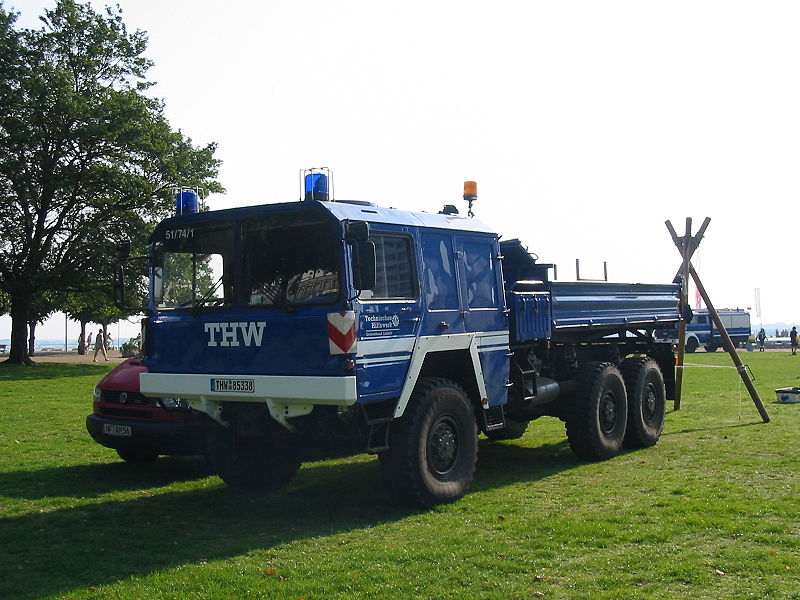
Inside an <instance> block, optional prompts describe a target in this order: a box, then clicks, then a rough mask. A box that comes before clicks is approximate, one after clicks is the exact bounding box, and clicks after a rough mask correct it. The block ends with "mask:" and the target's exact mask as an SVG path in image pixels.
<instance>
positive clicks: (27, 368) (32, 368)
mask: <svg viewBox="0 0 800 600" xmlns="http://www.w3.org/2000/svg"><path fill="white" fill-rule="evenodd" d="M34 358H35V357H34ZM113 366H116V364H114V365H109V364H106V363H103V364H99V363H98V364H94V363H90V364H84V363H76V364H64V363H37V364H35V365H14V364H9V363H7V362H0V381H28V380H32V379H60V378H62V377H84V376H86V375H95V376H97V379H98V381H99V380H100V378H101V377H102V376H103V375H105V374H106V373H107V372H108V371H110V370H111V367H113Z"/></svg>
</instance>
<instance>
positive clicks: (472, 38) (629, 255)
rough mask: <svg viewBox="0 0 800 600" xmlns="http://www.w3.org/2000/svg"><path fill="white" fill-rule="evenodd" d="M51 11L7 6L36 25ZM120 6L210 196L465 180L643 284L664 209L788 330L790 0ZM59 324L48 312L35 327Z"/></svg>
mask: <svg viewBox="0 0 800 600" xmlns="http://www.w3.org/2000/svg"><path fill="white" fill-rule="evenodd" d="M53 4H54V2H53V1H46V2H45V1H41V0H5V6H6V8H11V7H13V8H15V9H17V10H18V11H20V12H22V13H23V18H22V19H21V23H22V24H23V25H26V26H35V27H38V20H37V17H38V15H39V14H41V12H42V8H43V7H44V6H48V7H49V6H53ZM104 4H105V3H103V2H96V3H94V5H95V7H96V8H101V7H102V6H103V5H104ZM119 4H120V5H121V6H122V8H123V16H124V19H125V21H126V23H127V25H128V27H129V28H130V29H131V30H133V29H136V28H139V29H143V30H145V31H147V32H148V34H149V38H150V44H149V49H148V51H147V56H148V57H149V58H151V59H152V60H154V61H155V63H156V66H155V67H154V68H153V69H152V70H151V71H150V78H151V79H152V80H154V81H156V82H157V83H158V85H157V86H155V87H154V88H153V93H154V94H155V95H157V96H159V97H161V98H163V99H164V100H165V102H166V112H167V115H168V117H169V119H170V121H171V123H172V125H173V126H174V127H175V128H179V129H181V130H182V131H183V132H184V133H185V134H186V135H188V136H190V137H192V138H193V140H194V141H195V142H196V143H207V142H210V141H216V142H218V143H219V152H218V157H219V158H221V159H222V160H223V161H224V164H223V167H222V171H221V173H220V179H221V181H222V184H223V185H224V186H225V187H226V188H227V190H228V193H227V194H226V195H224V196H219V197H212V198H211V199H210V206H211V208H212V209H218V208H228V207H233V206H242V205H248V204H260V203H272V202H282V201H293V200H296V199H298V197H299V193H300V192H299V177H298V171H299V170H300V169H302V168H308V167H319V166H327V167H330V168H332V169H333V171H334V175H335V191H336V196H337V197H339V198H351V199H361V200H371V201H374V202H377V203H378V204H384V205H390V206H394V207H397V208H404V209H412V210H426V211H431V212H435V211H438V210H439V209H440V208H441V206H442V205H443V204H446V203H448V204H456V205H458V206H459V208H460V209H461V210H462V213H463V212H466V207H465V206H464V203H463V200H462V199H461V194H462V182H463V181H464V180H466V179H474V180H476V181H477V182H478V203H477V204H476V206H475V212H476V214H477V216H478V217H479V218H480V219H481V220H483V221H484V222H486V223H487V224H489V225H490V226H492V227H493V228H494V229H495V230H496V231H498V232H499V233H501V234H502V235H503V237H505V238H512V237H518V238H520V239H522V240H523V241H524V242H525V243H526V244H527V245H528V246H529V249H530V250H531V251H533V252H535V253H536V254H538V255H539V257H540V258H541V260H542V261H544V262H555V263H557V264H558V266H559V279H562V280H570V279H574V275H575V259H576V258H579V259H580V261H581V274H582V276H584V277H591V276H602V272H603V261H607V262H608V273H609V279H611V280H615V281H643V282H653V283H658V282H669V281H671V280H672V277H673V276H674V274H675V272H676V270H677V268H678V266H679V264H680V256H679V254H678V252H677V250H676V249H675V247H674V246H673V244H672V241H671V239H670V236H669V234H668V232H667V229H666V227H665V225H664V221H665V220H667V219H669V220H671V221H672V223H673V225H674V226H675V228H676V229H677V230H678V233H679V234H681V235H682V234H683V232H684V229H685V219H686V217H692V218H693V219H694V231H696V230H697V229H698V228H699V227H700V225H701V224H702V221H703V219H704V218H705V217H710V218H711V224H710V226H709V228H708V230H707V232H706V238H705V239H704V241H703V243H702V244H701V245H700V249H699V250H698V253H697V254H696V260H695V266H696V267H697V270H698V272H699V274H700V276H701V278H702V279H703V283H704V284H705V286H706V288H707V290H708V291H709V294H710V296H711V298H712V300H713V301H714V303H715V305H716V306H717V307H719V308H722V307H726V306H727V307H737V306H738V307H752V312H753V323H754V324H756V323H758V322H759V320H761V321H763V322H773V321H784V322H787V323H793V322H795V321H794V320H795V319H797V322H800V306H798V305H797V304H796V300H795V299H796V298H798V297H800V294H799V293H798V292H800V282H799V281H800V280H799V279H798V275H797V274H796V273H795V272H793V267H794V264H795V260H794V252H796V251H798V244H797V237H798V235H800V232H799V231H798V230H797V228H796V222H797V219H796V217H797V212H798V208H797V200H798V188H799V187H800V181H799V178H798V165H800V77H798V70H797V57H798V56H800V36H798V35H797V30H798V25H800V3H797V2H793V1H769V0H762V1H761V2H741V1H734V0H724V1H722V0H720V1H703V0H692V1H676V0H672V1H670V2H645V1H643V0H631V1H605V2H597V1H596V0H587V1H571V2H536V1H531V2H522V1H516V2H508V1H504V0H495V1H494V2H485V1H472V0H461V1H449V0H447V1H437V2H431V1H429V0H428V1H419V0H407V1H406V2H402V3H397V2H392V3H389V2H375V1H374V0H352V1H351V0H347V1H345V0H336V1H334V0H270V1H269V2H263V1H254V0H253V1H250V0H248V1H245V0H237V1H236V2H217V1H211V0H119ZM756 288H759V289H760V294H761V318H760V319H759V318H758V316H757V314H756V305H755V300H754V290H755V289H756ZM126 327H130V332H131V335H135V333H136V327H135V326H133V325H130V326H126ZM8 331H10V322H9V320H8V317H2V318H0V337H5V336H6V335H8V333H7V332H8ZM71 331H72V329H70V332H71ZM77 331H78V329H77V325H76V326H74V332H75V333H74V335H73V334H72V333H70V334H69V335H70V339H72V338H73V337H76V336H77ZM126 331H127V330H126ZM115 333H116V332H115ZM123 335H125V333H123ZM63 336H64V320H63V316H61V317H60V318H55V319H52V320H51V321H50V322H48V323H47V324H46V325H45V326H44V327H42V328H40V330H39V331H38V336H37V337H40V338H47V337H54V338H58V337H61V338H63Z"/></svg>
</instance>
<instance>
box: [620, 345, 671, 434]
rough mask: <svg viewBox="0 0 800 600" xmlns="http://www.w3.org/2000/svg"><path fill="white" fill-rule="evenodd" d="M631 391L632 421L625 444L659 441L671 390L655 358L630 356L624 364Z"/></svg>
mask: <svg viewBox="0 0 800 600" xmlns="http://www.w3.org/2000/svg"><path fill="white" fill-rule="evenodd" d="M620 371H621V372H622V377H623V379H624V380H625V388H626V391H627V393H628V425H627V427H626V429H625V439H624V441H623V445H624V446H625V447H626V448H649V447H650V446H654V445H655V444H656V442H658V438H660V437H661V430H662V428H663V427H664V414H665V412H666V404H667V394H666V391H665V390H664V376H663V375H662V373H661V369H660V368H659V367H658V363H656V361H654V360H653V359H651V358H629V359H627V360H625V361H624V362H623V363H622V366H621V368H620Z"/></svg>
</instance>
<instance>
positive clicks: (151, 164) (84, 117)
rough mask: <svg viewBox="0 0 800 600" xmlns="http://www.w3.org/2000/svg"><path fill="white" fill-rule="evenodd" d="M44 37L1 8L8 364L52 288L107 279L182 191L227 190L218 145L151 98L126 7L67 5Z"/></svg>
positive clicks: (20, 358) (2, 240)
mask: <svg viewBox="0 0 800 600" xmlns="http://www.w3.org/2000/svg"><path fill="white" fill-rule="evenodd" d="M41 20H42V22H43V24H44V25H43V27H42V28H40V29H38V30H32V29H18V28H16V15H14V14H12V13H9V12H7V11H5V10H4V8H3V6H2V4H0V77H2V80H0V289H2V290H4V291H5V292H7V293H8V295H9V297H10V305H11V306H10V312H11V317H12V322H13V323H12V342H11V358H10V360H11V361H14V362H25V360H26V359H27V357H26V356H25V355H24V347H25V341H24V339H23V340H18V339H16V338H17V337H19V336H20V335H23V336H24V332H23V329H22V327H23V326H22V324H23V323H25V322H26V321H27V320H28V312H29V310H30V305H31V299H32V298H33V296H34V295H35V294H37V293H40V292H42V291H44V290H62V291H76V290H86V289H87V288H89V287H96V286H97V285H98V282H101V281H102V282H105V281H108V280H109V277H110V270H111V266H112V263H113V258H112V257H113V256H114V253H115V248H116V245H117V244H118V243H119V241H121V240H123V239H131V240H134V242H135V243H136V242H138V243H136V245H141V244H142V240H143V238H144V236H145V234H146V232H147V231H149V230H150V229H151V228H152V226H153V224H154V222H155V221H156V220H158V219H160V218H162V217H163V216H165V215H166V214H167V212H168V211H169V210H170V208H171V205H172V199H171V188H172V186H173V185H175V184H176V183H178V182H179V183H181V184H186V185H199V186H203V187H205V188H206V189H208V190H210V191H223V190H222V188H221V186H220V185H219V183H217V182H216V180H215V177H216V176H217V172H218V167H219V161H218V160H217V159H215V158H214V153H215V150H216V145H215V144H213V143H212V144H208V145H206V146H202V147H197V146H195V145H194V144H193V143H192V141H191V139H189V138H187V137H185V136H184V135H183V134H182V133H181V132H180V131H174V130H173V129H172V128H171V126H170V124H169V123H168V122H167V120H166V118H165V116H164V112H163V103H162V102H161V101H160V100H158V99H155V98H153V97H151V96H148V95H147V94H146V93H145V92H146V91H147V90H148V88H149V87H150V86H151V85H152V83H151V82H150V81H148V80H147V79H146V74H147V70H148V69H149V67H150V66H151V62H150V61H149V60H148V59H147V58H145V57H144V56H143V53H144V51H145V48H146V44H147V37H146V35H145V34H144V33H143V32H141V31H136V32H134V33H129V32H128V31H127V29H126V27H125V24H124V22H123V20H122V15H121V11H120V9H119V8H113V9H112V8H106V10H105V12H103V13H97V12H95V11H94V10H93V9H92V7H91V6H90V5H89V4H88V3H87V4H80V3H77V2H75V1H74V0H58V2H57V3H56V6H55V8H54V9H52V10H47V11H45V14H44V16H43V17H41Z"/></svg>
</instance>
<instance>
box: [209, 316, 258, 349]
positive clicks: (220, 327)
mask: <svg viewBox="0 0 800 600" xmlns="http://www.w3.org/2000/svg"><path fill="white" fill-rule="evenodd" d="M266 326H267V323H266V322H265V321H249V322H244V323H206V324H205V331H206V333H207V334H208V345H209V346H212V347H213V346H223V347H228V346H260V345H261V340H262V339H263V336H264V328H265V327H266ZM240 341H241V343H240Z"/></svg>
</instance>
